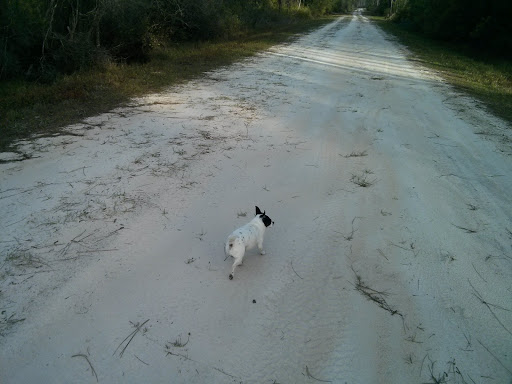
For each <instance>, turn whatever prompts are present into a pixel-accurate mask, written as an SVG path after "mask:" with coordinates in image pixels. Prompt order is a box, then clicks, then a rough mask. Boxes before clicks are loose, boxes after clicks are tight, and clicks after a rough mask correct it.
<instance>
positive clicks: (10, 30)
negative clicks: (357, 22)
mask: <svg viewBox="0 0 512 384" xmlns="http://www.w3.org/2000/svg"><path fill="white" fill-rule="evenodd" d="M353 3H354V0H2V1H0V79H9V78H16V77H23V78H28V79H37V80H40V81H52V80H53V79H55V78H56V76H57V75H58V74H59V73H72V72H75V71H77V70H80V69H82V68H87V67H90V66H92V65H96V64H98V63H101V62H103V61H105V60H122V61H131V60H137V61H140V60H146V59H147V54H148V52H149V51H151V49H152V48H153V47H154V46H155V45H156V44H159V43H161V42H169V41H171V42H179V41H198V40H210V39H218V38H231V37H233V36H238V35H240V34H242V33H245V32H246V31H247V30H251V29H259V28H268V27H270V26H273V25H278V24H279V23H284V22H289V21H290V20H297V19H301V18H310V17H311V16H312V15H315V14H317V15H318V14H323V13H326V12H332V11H340V12H341V11H349V10H350V8H351V7H352V4H353Z"/></svg>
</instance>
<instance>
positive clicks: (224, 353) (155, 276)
mask: <svg viewBox="0 0 512 384" xmlns="http://www.w3.org/2000/svg"><path fill="white" fill-rule="evenodd" d="M405 57H406V52H405V51H404V49H403V48H401V47H400V46H399V45H398V44H397V43H396V42H394V41H392V40H391V39H390V38H389V37H387V36H386V35H384V34H383V33H382V32H381V31H379V30H378V29H377V28H376V27H375V26H373V25H372V24H371V23H369V22H368V21H367V20H366V19H365V18H364V17H361V16H360V15H358V14H355V15H354V16H353V17H343V18H340V19H339V20H338V21H336V22H334V23H332V24H330V25H328V26H326V27H324V28H322V29H320V30H318V31H316V32H314V33H312V34H310V35H307V36H305V37H303V38H301V39H300V40H297V41H296V42H294V43H293V44H289V45H286V46H280V47H277V48H275V49H273V50H272V51H269V52H266V53H264V54H262V55H260V56H258V57H256V58H253V59H250V60H247V61H244V62H241V63H238V64H236V65H233V66H231V67H229V68H223V69H220V70H218V71H215V72H212V73H208V74H206V76H205V77H204V78H203V79H200V80H197V81H193V82H190V83H188V84H186V85H184V86H181V87H177V88H174V89H170V90H169V91H168V92H165V93H163V94H158V95H151V96H148V97H146V98H143V99H138V100H134V101H133V103H132V105H130V106H127V107H126V108H122V109H119V110H116V111H112V112H111V113H108V114H105V115H102V116H98V117H95V118H91V119H88V120H87V121H86V122H84V123H83V124H78V125H76V126H73V127H69V128H68V132H69V135H61V136H56V137H51V138H39V139H36V140H32V141H26V142H22V143H20V145H19V150H20V151H21V152H23V153H25V154H26V155H28V156H30V157H32V158H31V159H28V160H24V161H12V162H4V163H3V164H0V171H1V174H0V177H1V178H0V183H1V187H0V210H1V212H2V214H1V219H0V228H1V234H2V235H1V240H0V249H1V259H0V284H1V285H0V288H1V296H0V299H1V302H0V303H1V308H0V309H1V319H2V320H1V322H0V333H1V334H2V336H1V337H0V382H1V383H94V382H100V383H239V382H242V383H269V384H270V383H315V382H332V383H350V384H352V383H506V384H509V383H511V382H512V381H511V378H512V312H511V310H512V300H511V298H512V257H511V254H512V252H511V251H512V250H511V244H512V220H511V219H512V198H511V196H512V194H511V193H510V191H511V190H512V166H511V156H510V155H511V153H512V151H511V145H510V144H511V136H510V133H509V132H510V129H508V130H507V126H506V124H505V123H503V122H501V121H500V120H498V119H496V118H494V117H492V116H490V115H488V114H487V113H486V112H485V111H483V109H482V108H480V107H479V106H478V104H477V103H475V102H474V101H472V100H470V99H468V98H465V97H463V96H462V95H460V94H457V93H456V92H455V91H454V90H452V89H450V88H449V87H448V86H446V85H445V84H443V82H442V81H441V80H440V79H439V78H437V77H436V76H435V74H432V73H429V72H428V71H426V70H425V69H424V68H422V67H420V66H418V65H417V64H414V63H412V62H408V61H407V60H406V58H405ZM9 156H10V155H9V154H4V155H3V158H4V159H7V158H9ZM13 156H14V155H13ZM14 157H15V156H14ZM11 158H12V157H11ZM255 205H259V206H260V207H261V208H262V209H265V210H266V211H267V214H269V216H270V217H271V218H272V219H273V220H274V221H275V226H274V227H273V228H270V229H269V230H268V231H267V233H266V238H265V244H264V245H265V249H266V251H267V254H266V255H265V256H260V255H259V254H257V253H256V252H250V253H249V254H248V255H247V257H246V258H245V261H244V265H243V266H242V267H240V268H239V269H238V270H237V274H236V276H235V279H234V280H233V281H230V280H229V279H228V274H229V272H230V268H231V263H232V262H231V260H225V256H224V252H223V243H224V240H225V238H226V237H227V235H228V234H229V233H230V232H231V231H232V230H233V229H235V228H236V227H238V226H240V225H242V224H244V223H245V222H247V221H249V220H250V219H251V218H252V216H253V215H254V206H255Z"/></svg>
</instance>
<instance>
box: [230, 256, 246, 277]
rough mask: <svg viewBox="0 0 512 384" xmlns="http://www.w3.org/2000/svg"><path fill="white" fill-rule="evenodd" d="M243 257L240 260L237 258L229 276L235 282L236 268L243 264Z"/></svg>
mask: <svg viewBox="0 0 512 384" xmlns="http://www.w3.org/2000/svg"><path fill="white" fill-rule="evenodd" d="M242 261H243V256H242V257H239V258H235V262H234V263H233V269H232V270H231V273H230V274H229V280H233V276H235V268H236V267H238V266H239V265H241V264H242Z"/></svg>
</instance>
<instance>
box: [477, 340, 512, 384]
mask: <svg viewBox="0 0 512 384" xmlns="http://www.w3.org/2000/svg"><path fill="white" fill-rule="evenodd" d="M476 341H478V342H479V343H480V345H481V346H482V347H484V348H485V350H486V351H487V352H489V354H490V355H491V356H492V357H494V358H495V359H496V361H497V362H498V363H500V365H501V366H502V367H503V368H505V369H506V370H507V372H508V373H509V374H511V375H512V371H511V370H510V369H508V368H507V367H505V365H504V364H503V363H502V362H501V360H500V359H498V358H497V357H496V356H494V353H492V352H491V351H490V350H489V348H487V347H486V346H485V345H484V344H483V343H482V342H481V341H480V340H478V339H476Z"/></svg>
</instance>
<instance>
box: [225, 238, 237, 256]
mask: <svg viewBox="0 0 512 384" xmlns="http://www.w3.org/2000/svg"><path fill="white" fill-rule="evenodd" d="M235 240H236V237H235V236H229V237H228V240H227V241H226V249H225V251H226V255H230V256H231V252H230V251H231V249H232V248H233V244H234V243H235Z"/></svg>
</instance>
